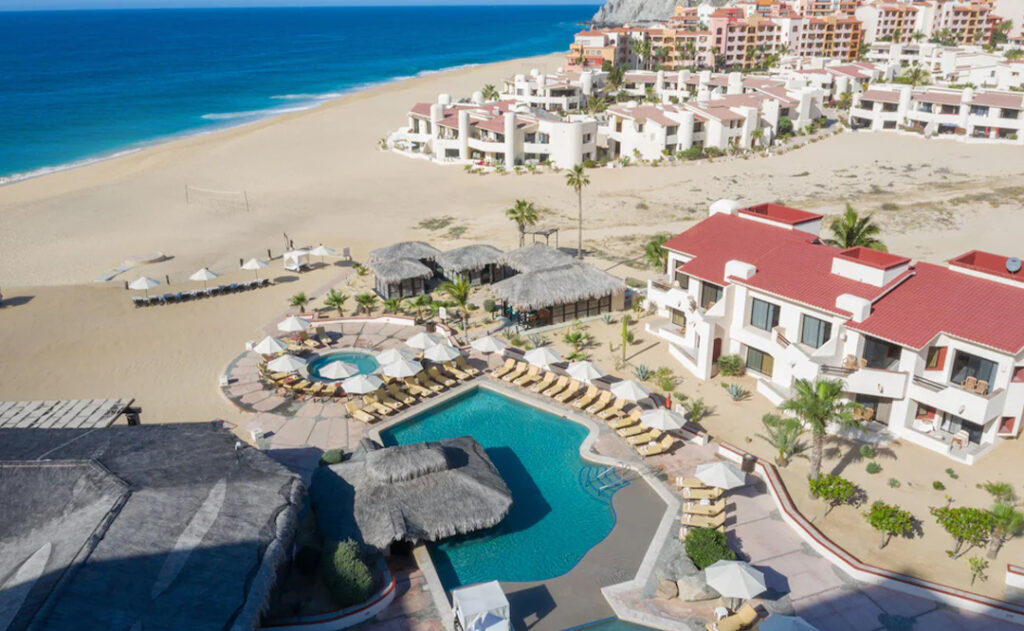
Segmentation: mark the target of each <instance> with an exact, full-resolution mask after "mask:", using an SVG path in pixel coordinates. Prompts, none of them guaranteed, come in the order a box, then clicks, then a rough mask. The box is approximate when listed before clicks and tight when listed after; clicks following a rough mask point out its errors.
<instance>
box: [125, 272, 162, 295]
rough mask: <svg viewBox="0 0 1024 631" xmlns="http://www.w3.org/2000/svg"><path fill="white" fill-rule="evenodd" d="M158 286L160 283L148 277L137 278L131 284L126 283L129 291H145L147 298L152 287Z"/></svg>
mask: <svg viewBox="0 0 1024 631" xmlns="http://www.w3.org/2000/svg"><path fill="white" fill-rule="evenodd" d="M159 284H160V281H158V280H157V279H155V278H150V277H149V276H139V277H138V278H136V279H135V280H133V281H132V282H130V283H128V288H129V289H134V290H136V291H142V290H145V292H146V297H147V298H149V290H150V289H153V288H154V287H156V286H157V285H159Z"/></svg>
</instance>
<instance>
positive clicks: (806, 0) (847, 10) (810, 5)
mask: <svg viewBox="0 0 1024 631" xmlns="http://www.w3.org/2000/svg"><path fill="white" fill-rule="evenodd" d="M861 3H862V0H797V2H796V3H795V7H796V10H797V12H798V13H802V14H803V15H809V16H812V17H826V16H830V15H835V14H836V13H840V14H842V15H845V16H847V17H853V14H854V12H855V11H856V10H857V7H859V6H860V5H861Z"/></svg>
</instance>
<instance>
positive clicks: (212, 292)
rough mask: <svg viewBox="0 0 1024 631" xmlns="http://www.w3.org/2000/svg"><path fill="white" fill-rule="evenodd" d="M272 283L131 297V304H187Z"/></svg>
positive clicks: (261, 281) (258, 281)
mask: <svg viewBox="0 0 1024 631" xmlns="http://www.w3.org/2000/svg"><path fill="white" fill-rule="evenodd" d="M271 283H272V281H271V280H270V279H269V278H257V279H255V280H250V281H246V282H242V283H231V284H229V285H218V286H217V287H208V288H204V289H193V290H191V291H179V292H177V293H174V292H169V293H165V294H161V295H153V296H149V295H146V296H132V304H134V305H135V306H136V307H152V306H155V305H170V304H176V303H180V302H189V301H192V300H200V299H202V298H212V297H214V296H223V295H226V294H234V293H238V292H242V291H249V290H250V289H259V288H261V287H267V286H268V285H270V284H271Z"/></svg>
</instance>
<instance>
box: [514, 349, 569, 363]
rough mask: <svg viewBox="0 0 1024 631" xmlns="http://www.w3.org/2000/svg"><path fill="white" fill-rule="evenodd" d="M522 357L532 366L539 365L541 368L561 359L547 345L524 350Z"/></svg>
mask: <svg viewBox="0 0 1024 631" xmlns="http://www.w3.org/2000/svg"><path fill="white" fill-rule="evenodd" d="M523 358H524V359H525V360H526V361H527V362H529V363H530V364H531V365H533V366H540V367H541V368H547V367H548V366H550V365H551V364H553V363H555V362H557V361H559V360H560V359H562V356H561V355H559V354H558V353H557V352H556V351H555V350H553V349H551V348H548V347H547V346H541V347H540V348H535V349H533V350H531V351H526V354H525V355H523Z"/></svg>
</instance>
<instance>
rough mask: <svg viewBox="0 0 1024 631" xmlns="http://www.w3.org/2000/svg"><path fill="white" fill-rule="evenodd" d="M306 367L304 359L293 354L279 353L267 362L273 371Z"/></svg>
mask: <svg viewBox="0 0 1024 631" xmlns="http://www.w3.org/2000/svg"><path fill="white" fill-rule="evenodd" d="M305 367H306V360H305V359H302V358H301V357H296V356H295V355H281V356H280V357H278V358H277V359H273V360H271V361H270V363H268V364H267V368H269V369H271V370H273V371H274V372H295V371H296V370H301V369H303V368H305Z"/></svg>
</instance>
